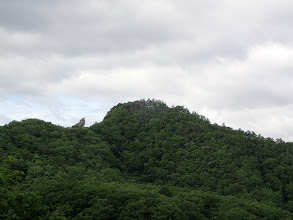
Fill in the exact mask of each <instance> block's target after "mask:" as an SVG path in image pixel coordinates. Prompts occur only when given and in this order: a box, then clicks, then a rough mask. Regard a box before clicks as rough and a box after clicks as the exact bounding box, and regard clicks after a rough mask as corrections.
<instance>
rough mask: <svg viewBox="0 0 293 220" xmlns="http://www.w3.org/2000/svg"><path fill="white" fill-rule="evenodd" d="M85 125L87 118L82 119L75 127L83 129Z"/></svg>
mask: <svg viewBox="0 0 293 220" xmlns="http://www.w3.org/2000/svg"><path fill="white" fill-rule="evenodd" d="M84 125H85V118H82V119H80V121H79V122H78V123H76V124H75V125H74V126H73V127H78V128H83V127H84Z"/></svg>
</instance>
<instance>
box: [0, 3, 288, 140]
mask: <svg viewBox="0 0 293 220" xmlns="http://www.w3.org/2000/svg"><path fill="white" fill-rule="evenodd" d="M292 4H293V3H292V2H291V1H289V0H281V1H278V2H277V1H273V0H269V1H258V2H255V1H252V0H248V1H245V2H244V1H243V2H236V1H232V0H224V1H221V2H219V1H215V0H214V1H191V0H180V1H179V0H171V1H167V0H156V1H146V2H142V1H136V0H126V1H123V2H122V1H117V0H101V1H91V0H89V1H79V0H73V1H57V0H52V1H50V3H48V2H47V1H37V2H36V1H32V0H27V1H4V2H1V3H0V5H1V7H0V48H1V51H0V77H1V80H0V102H1V105H3V106H5V105H8V106H10V107H9V108H7V109H6V110H5V109H3V110H2V111H1V112H0V115H2V116H1V117H0V120H1V121H0V123H2V124H3V123H6V122H7V120H8V119H21V118H26V117H40V118H46V119H48V120H51V121H53V122H59V123H61V124H64V125H66V126H69V125H71V124H74V123H76V122H77V121H78V120H79V119H80V118H82V117H86V118H87V115H88V117H89V120H88V122H89V123H93V122H94V121H99V120H101V119H102V118H103V115H105V114H106V111H107V110H108V109H109V108H111V107H112V105H115V104H117V103H118V102H127V101H130V100H136V99H140V98H158V99H162V100H165V101H166V102H167V103H168V104H169V105H172V104H175V105H177V104H180V105H184V106H186V107H188V108H189V109H190V110H191V111H197V112H199V113H200V114H204V115H206V116H207V117H209V118H210V119H211V121H212V122H217V123H220V124H221V123H222V122H225V123H226V124H227V125H229V124H230V125H231V126H233V127H235V128H238V127H241V128H245V129H250V130H252V129H254V130H256V131H258V132H259V133H262V134H264V135H271V136H273V137H282V138H284V139H286V140H291V139H292V137H291V136H290V133H289V132H291V130H293V127H292V126H291V125H290V124H289V123H287V122H288V121H290V118H291V113H290V110H291V108H292V107H291V105H292V104H293V103H292V102H293V98H292V96H291V95H290V94H291V93H292V88H291V85H292V79H293V76H291V75H292V74H291V72H292V70H293V65H292V64H291V63H292V62H291V60H292V55H293V40H292V39H293V38H292V36H293V31H292V25H293V19H292V13H291V11H290V9H291V8H292V6H293V5H292ZM13 97H20V98H21V100H22V103H23V104H21V105H20V104H19V100H18V101H17V100H15V98H13ZM68 100H69V101H68ZM7 103H9V104H7ZM15 109H19V110H15ZM85 109H86V110H85ZM101 112H102V113H101ZM84 114H87V115H84ZM61 116H62V117H61ZM95 118H96V119H97V120H95ZM87 125H89V124H88V123H87Z"/></svg>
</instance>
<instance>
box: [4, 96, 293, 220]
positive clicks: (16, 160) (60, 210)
mask: <svg viewBox="0 0 293 220" xmlns="http://www.w3.org/2000/svg"><path fill="white" fill-rule="evenodd" d="M292 155H293V144H292V143H285V142H282V141H280V140H278V141H274V140H273V139H269V138H267V139H265V138H263V137H261V136H257V135H256V134H254V133H253V132H249V131H248V132H244V131H241V130H233V129H231V128H229V127H225V126H219V125H216V124H211V123H210V122H209V121H208V119H206V118H205V117H203V116H200V115H198V114H196V113H190V112H189V111H188V110H187V109H185V108H184V107H181V106H176V107H168V106H167V105H166V104H165V103H164V102H162V101H158V100H140V101H135V102H130V103H126V104H118V105H117V106H115V107H113V108H112V109H111V110H110V111H109V112H108V114H107V115H106V117H105V119H104V120H103V121H102V122H101V123H97V124H94V125H93V126H91V127H90V128H72V129H70V128H63V127H60V126H55V125H53V124H51V123H46V122H44V121H41V120H37V119H29V120H25V121H22V122H16V121H13V122H11V123H9V124H8V125H5V126H3V127H0V177H1V178H0V180H1V182H0V187H1V188H0V210H2V211H0V219H293V209H292V207H293V183H292V176H293V168H292V161H293V159H292Z"/></svg>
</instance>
